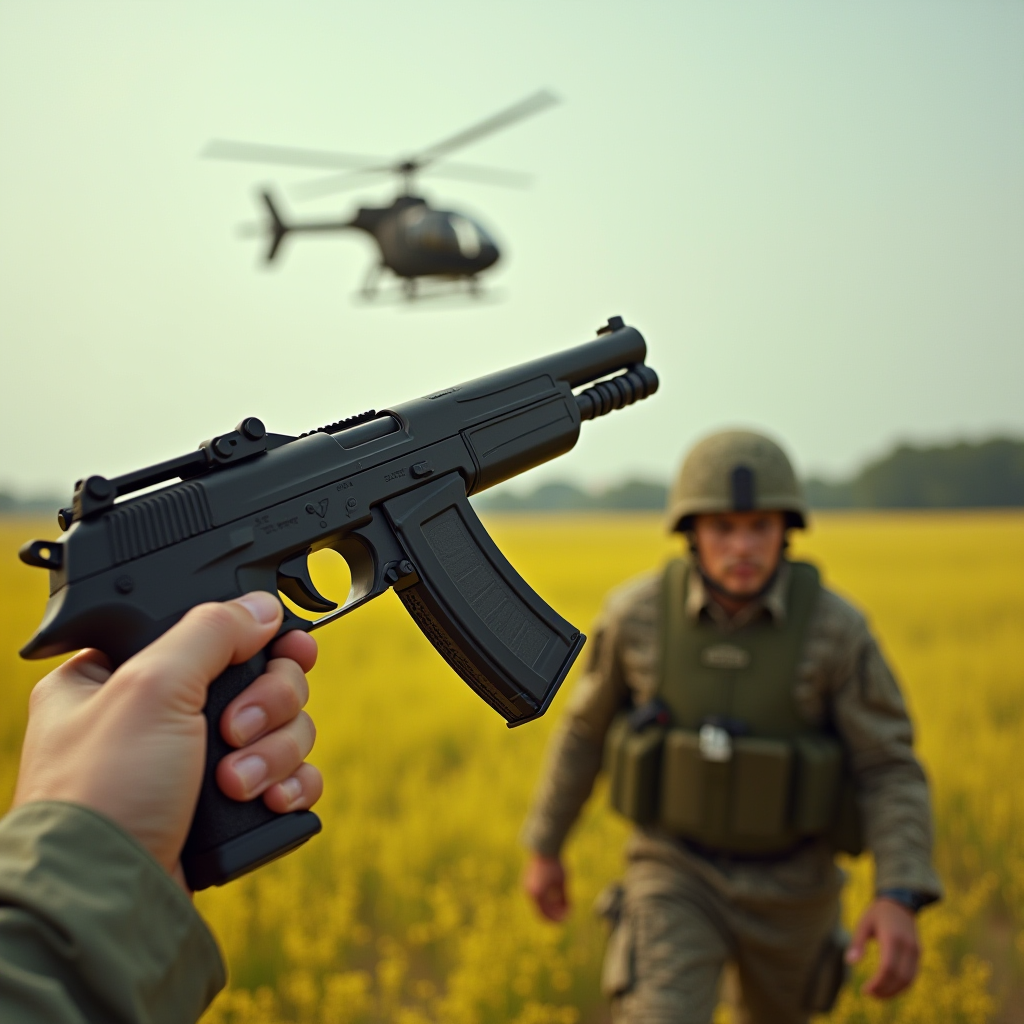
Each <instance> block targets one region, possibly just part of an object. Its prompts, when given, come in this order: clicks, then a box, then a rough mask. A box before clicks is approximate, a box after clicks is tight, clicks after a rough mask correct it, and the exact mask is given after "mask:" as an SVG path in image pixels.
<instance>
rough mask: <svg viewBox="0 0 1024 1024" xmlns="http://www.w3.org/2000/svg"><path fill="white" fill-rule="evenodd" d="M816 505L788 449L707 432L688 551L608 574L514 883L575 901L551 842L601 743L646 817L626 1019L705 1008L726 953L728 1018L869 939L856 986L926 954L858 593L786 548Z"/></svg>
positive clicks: (892, 739) (900, 718)
mask: <svg viewBox="0 0 1024 1024" xmlns="http://www.w3.org/2000/svg"><path fill="white" fill-rule="evenodd" d="M806 519H807V509H806V507H805V505H804V501H803V498H802V496H801V494H800V489H799V486H798V484H797V481H796V476H795V474H794V472H793V469H792V466H791V465H790V463H789V460H788V459H787V457H786V455H785V453H784V452H783V451H782V449H781V448H779V446H778V445H776V444H775V443H774V442H773V441H771V440H769V439H768V438H766V437H763V436H761V435H759V434H755V433H751V432H747V431H726V432H722V433H718V434H714V435H712V436H710V437H708V438H706V439H705V440H703V441H702V442H700V443H699V444H698V445H697V446H696V447H695V448H694V449H693V450H692V451H691V452H690V454H689V456H688V457H687V458H686V460H685V462H684V463H683V466H682V469H681V470H680V472H679V475H678V477H677V479H676V481H675V484H674V486H673V488H672V492H671V494H670V497H669V503H668V527H669V529H670V530H672V531H676V532H679V533H681V534H683V535H684V537H685V538H686V540H687V542H688V546H689V553H688V556H687V557H685V558H680V559H676V560H674V561H671V562H669V564H668V565H667V566H666V568H665V569H664V570H662V571H660V572H656V573H651V574H648V575H645V576H642V577H640V578H639V579H637V580H634V581H632V582H630V583H627V584H626V585H624V586H623V587H621V588H619V589H618V590H616V591H615V592H613V593H612V594H611V596H610V597H609V598H608V600H607V602H606V605H605V608H604V611H603V614H602V617H601V621H600V623H599V625H598V628H597V630H596V636H595V637H594V639H593V641H592V645H591V651H590V660H589V666H588V670H587V672H586V674H585V675H584V676H583V677H582V678H581V680H580V682H579V684H578V685H577V688H576V691H575V693H574V695H573V697H572V700H571V703H570V706H569V708H568V710H567V711H566V714H565V717H564V720H563V722H562V725H561V727H560V730H559V732H558V734H557V736H556V738H555V740H554V743H553V747H552V750H551V752H550V757H549V763H548V766H547V769H546V772H545V775H544V777H543V779H542V783H541V786H540V788H539V792H538V795H537V798H536V801H535V804H534V807H533V809H532V811H531V814H530V816H529V818H528V819H527V822H526V825H525V827H524V841H525V843H526V845H527V847H528V848H529V850H530V851H531V858H530V861H529V864H528V866H527V870H526V875H525V880H524V884H525V888H526V890H527V892H528V893H529V895H530V896H531V897H532V898H533V900H534V901H535V902H536V904H537V906H538V908H539V909H540V911H541V913H542V914H543V915H544V916H545V917H547V918H549V919H550V920H553V921H560V920H562V919H563V918H564V917H565V915H566V913H567V912H568V906H569V905H568V897H567V894H566V874H565V869H564V867H563V865H562V861H561V859H560V852H561V849H562V845H563V843H564V841H565V838H566V836H567V834H568V832H569V830H570V828H571V827H572V824H573V822H574V821H575V820H576V817H577V816H578V814H579V812H580V809H581V808H582V806H583V804H584V802H585V801H586V799H587V797H588V796H589V795H590V791H591V789H592V787H593V784H594V780H595V778H596V776H597V774H598V771H599V770H600V768H601V767H602V763H603V764H604V766H605V767H606V768H607V770H608V773H609V789H610V795H611V800H612V803H613V806H615V808H616V809H617V810H619V811H620V812H621V813H624V814H625V815H626V816H627V817H629V818H631V819H632V820H633V821H634V822H635V823H636V825H637V828H636V830H635V831H634V833H633V835H632V837H631V839H630V842H629V846H628V849H627V858H628V868H627V871H626V876H625V879H624V881H623V884H622V886H619V887H614V888H613V890H611V893H612V895H610V896H609V895H608V893H607V892H606V897H605V898H604V903H605V907H604V912H605V913H606V915H607V916H609V917H610V918H611V919H612V922H613V931H612V936H611V939H610V941H609V946H608V951H607V954H606V958H605V966H604V973H603V977H602V988H603V989H604V991H605V994H606V995H608V996H609V997H610V998H611V1000H612V1013H613V1019H614V1020H616V1021H618V1022H629V1024H632V1022H641V1021H642V1022H644V1024H662V1022H664V1024H668V1022H672V1024H708V1022H709V1021H710V1020H711V1018H712V1014H713V1012H714V1008H715V1004H716V1001H717V998H718V992H719V982H720V979H721V975H722V971H723V968H724V967H725V965H726V964H727V963H731V964H732V965H733V967H734V973H733V977H734V979H735V980H736V981H737V982H738V985H737V986H734V987H735V988H737V989H738V992H737V993H736V995H735V999H736V1002H737V1003H738V1007H737V1009H738V1011H739V1019H740V1020H742V1021H746V1022H755V1021H756V1022H765V1024H789V1022H799V1021H806V1020H808V1018H809V1015H810V1014H811V1013H812V1012H821V1011H823V1010H827V1009H828V1008H830V1006H831V1005H832V1003H833V1002H834V999H835V997H836V994H837V993H838V991H839V988H840V986H841V984H842V981H843V978H844V976H845V971H846V967H845V964H846V963H847V962H857V961H858V960H859V959H860V958H861V956H862V955H863V951H864V947H865V944H866V942H867V941H868V940H870V939H875V940H877V942H878V944H879V950H880V964H879V967H878V970H877V971H876V972H875V974H874V976H873V977H872V978H871V979H870V980H869V981H868V982H867V984H866V985H865V989H864V990H865V991H866V992H867V993H869V994H871V995H873V996H876V997H878V998H889V997H891V996H894V995H896V994H897V993H899V992H901V991H902V990H903V989H905V988H906V987H907V986H908V985H909V984H910V983H911V982H912V981H913V979H914V975H915V974H916V971H917V960H918V952H919V949H918V940H917V933H916V926H915V919H914V915H915V914H916V912H917V911H918V910H919V909H920V908H921V907H923V906H925V905H927V904H928V903H931V902H933V901H935V900H937V899H938V898H939V896H940V884H939V880H938V878H937V877H936V875H935V872H934V871H933V869H932V866H931V841H932V823H931V812H930V808H929V798H928V787H927V782H926V780H925V776H924V772H923V771H922V769H921V766H920V764H919V763H918V761H917V760H916V758H915V756H914V753H913V750H912V730H911V724H910V720H909V718H908V717H907V711H906V708H905V706H904V703H903V699H902V697H901V695H900V691H899V689H898V687H897V684H896V681H895V679H894V678H893V675H892V673H891V672H890V670H889V668H888V666H887V665H886V663H885V660H884V659H883V657H882V654H881V652H880V651H879V648H878V645H877V643H876V642H875V640H874V639H873V637H872V636H871V633H870V632H869V630H868V627H867V624H866V622H865V620H864V617H863V616H862V615H861V613H860V612H859V611H857V610H856V609H855V608H854V607H852V606H851V605H850V604H849V603H847V602H846V601H845V600H843V599H842V598H841V597H839V596H838V595H837V594H835V593H833V592H832V591H831V590H828V589H826V588H825V587H823V586H822V585H821V583H820V581H819V577H818V572H817V570H816V569H815V568H814V567H813V566H811V565H809V564H806V563H801V562H795V561H790V560H789V559H788V558H787V557H786V546H787V544H786V538H787V531H788V530H790V529H794V528H796V529H801V528H803V527H805V525H806ZM862 844H863V845H865V846H866V847H867V848H868V849H870V850H871V852H872V854H873V855H874V860H875V888H876V898H875V900H874V902H873V903H872V904H871V905H870V906H869V907H868V909H867V911H866V912H865V913H864V915H863V917H862V918H861V920H860V922H859V923H858V925H857V928H856V931H855V933H854V936H853V939H852V942H850V943H849V946H848V948H847V944H848V943H847V936H846V935H845V934H844V933H843V932H842V929H841V927H840V923H839V893H840V890H841V888H842V884H843V875H842V872H841V871H840V870H839V869H838V867H836V865H835V863H834V855H835V853H836V852H837V851H840V850H845V851H849V852H852V853H856V852H859V850H860V848H861V846H862Z"/></svg>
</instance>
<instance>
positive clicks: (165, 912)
mask: <svg viewBox="0 0 1024 1024" xmlns="http://www.w3.org/2000/svg"><path fill="white" fill-rule="evenodd" d="M223 985H224V967H223V965H222V963H221V958H220V953H219V952H218V950H217V944H216V943H215V942H214V940H213V936H212V935H211V934H210V932H209V931H208V929H207V928H206V925H205V924H203V921H202V918H200V916H199V914H198V913H196V910H195V908H194V907H193V906H192V902H191V900H190V899H189V898H188V896H186V895H185V892H184V891H183V890H182V889H181V888H180V887H179V886H178V884H177V883H176V882H175V881H174V880H173V879H172V878H171V877H170V876H169V875H168V874H167V872H166V871H165V870H164V869H163V868H162V867H160V865H159V864H157V862H156V861H155V860H153V858H152V857H151V856H150V855H149V854H148V853H147V852H146V851H145V850H144V849H143V848H142V847H141V846H140V845H139V844H138V843H137V842H136V841H135V840H134V839H132V838H131V837H130V836H129V835H128V834H127V833H125V832H122V831H121V829H119V828H118V827H117V826H116V825H114V824H113V823H112V822H110V821H108V820H107V819H106V818H104V817H102V816H101V815H99V814H96V813H95V812H93V811H90V810H88V809H86V808H85V807H78V806H75V805H73V804H64V803H33V804H25V805H24V806H23V807H19V808H18V809H17V810H14V811H12V812H11V813H10V814H8V815H7V816H6V817H4V818H3V819H2V820H0V1020H3V1021H10V1022H12V1024H13V1022H15V1021H17V1022H19V1024H34V1022H36V1021H38V1022H40V1024H42V1022H44V1021H45V1022H46V1024H94V1022H95V1024H100V1022H103V1024H109V1022H111V1021H119V1022H123V1024H174V1022H180V1021H191V1020H196V1019H197V1018H198V1017H199V1015H200V1014H201V1013H202V1012H203V1010H205V1009H206V1006H207V1005H208V1004H209V1002H210V1000H212V999H213V997H214V995H215V994H216V993H217V991H218V990H219V989H220V988H222V987H223Z"/></svg>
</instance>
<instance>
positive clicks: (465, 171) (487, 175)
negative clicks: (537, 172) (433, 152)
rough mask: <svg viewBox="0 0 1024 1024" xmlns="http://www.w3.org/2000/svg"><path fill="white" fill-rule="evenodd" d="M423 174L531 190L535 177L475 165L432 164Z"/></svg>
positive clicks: (520, 172) (519, 172) (518, 172)
mask: <svg viewBox="0 0 1024 1024" xmlns="http://www.w3.org/2000/svg"><path fill="white" fill-rule="evenodd" d="M422 173H423V174H430V175H433V177H435V178H451V179H452V180H453V181H469V182H474V183H477V184H480V185H501V186H502V187H504V188H529V187H530V186H531V185H532V184H533V175H532V174H524V173H523V172H522V171H506V170H502V169H501V168H499V167H478V166H476V165H474V164H447V163H446V164H431V165H430V166H428V167H425V168H424V169H423V171H422Z"/></svg>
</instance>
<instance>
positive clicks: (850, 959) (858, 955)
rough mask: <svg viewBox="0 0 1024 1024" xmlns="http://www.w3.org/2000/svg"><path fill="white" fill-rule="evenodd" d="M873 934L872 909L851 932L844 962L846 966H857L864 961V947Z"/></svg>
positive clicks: (873, 920)
mask: <svg viewBox="0 0 1024 1024" xmlns="http://www.w3.org/2000/svg"><path fill="white" fill-rule="evenodd" d="M874 934H875V919H874V915H873V913H872V908H869V909H868V911H867V912H866V913H865V914H864V915H863V916H862V917H861V919H860V920H859V921H858V922H857V927H856V928H855V929H854V930H853V937H852V938H851V939H850V945H849V948H848V949H847V950H846V962H847V963H848V964H859V963H860V962H861V960H863V959H864V947H865V946H866V945H867V942H868V939H870V938H871V937H872V936H873V935H874Z"/></svg>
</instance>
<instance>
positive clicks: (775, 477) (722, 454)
mask: <svg viewBox="0 0 1024 1024" xmlns="http://www.w3.org/2000/svg"><path fill="white" fill-rule="evenodd" d="M752 509H765V510H772V511H778V512H785V513H786V525H787V526H798V527H804V526H806V525H807V505H806V503H805V502H804V498H803V494H802V493H801V491H800V485H799V484H798V483H797V479H796V473H794V472H793V466H792V463H790V461H789V458H788V457H787V456H786V453H785V452H784V451H783V450H782V449H781V448H780V447H779V445H777V444H776V443H775V442H774V441H773V440H771V438H768V437H765V436H764V435H763V434H757V433H755V432H754V431H752V430H722V431H720V432H718V433H717V434H711V435H710V436H709V437H705V438H704V440H703V441H698V442H697V444H696V445H694V446H693V448H692V449H691V450H690V453H689V454H688V455H687V456H686V458H685V459H684V460H683V464H682V466H681V467H680V469H679V473H678V474H677V475H676V478H675V480H674V481H673V484H672V489H671V491H670V492H669V497H668V509H667V512H668V528H669V530H678V531H686V530H689V529H690V528H691V527H692V525H693V517H694V516H695V515H698V514H700V513H701V512H746V511H750V510H752Z"/></svg>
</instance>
